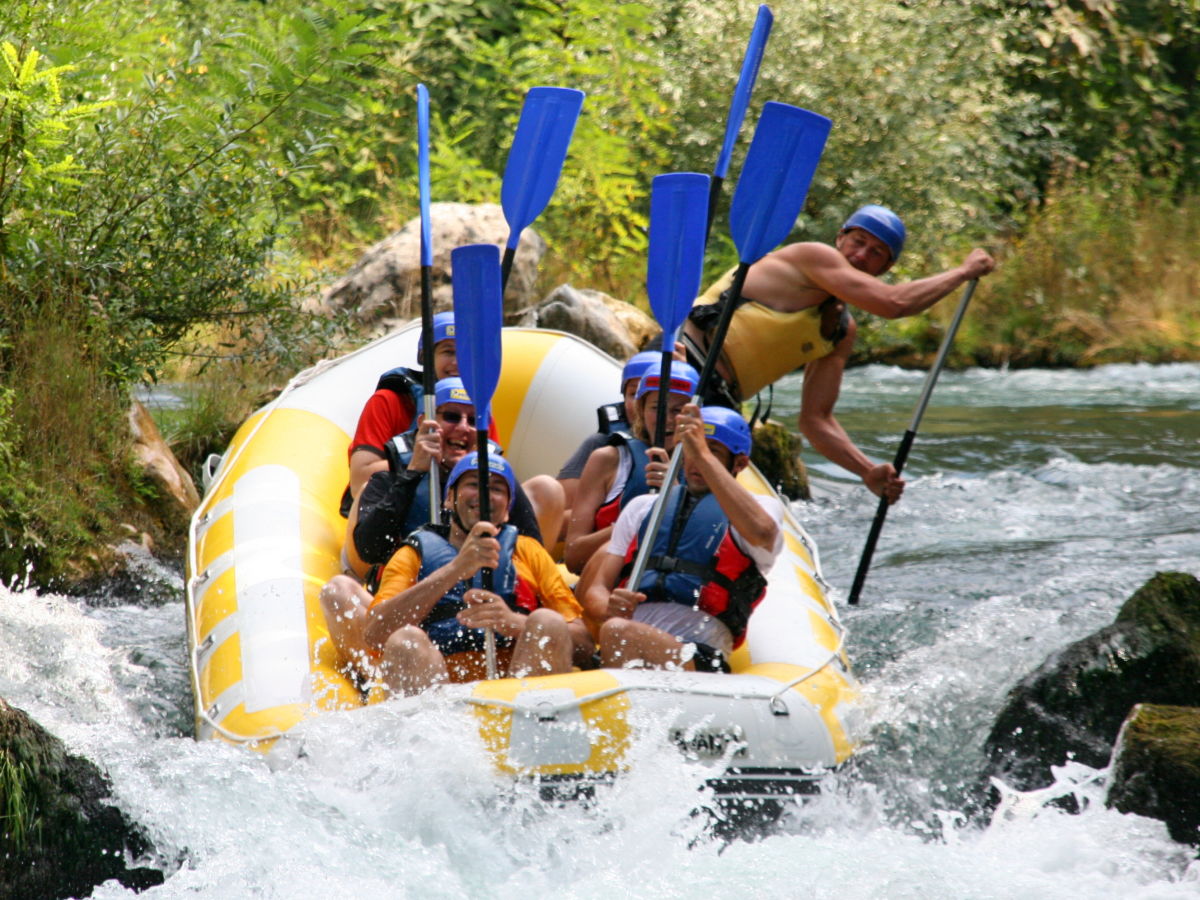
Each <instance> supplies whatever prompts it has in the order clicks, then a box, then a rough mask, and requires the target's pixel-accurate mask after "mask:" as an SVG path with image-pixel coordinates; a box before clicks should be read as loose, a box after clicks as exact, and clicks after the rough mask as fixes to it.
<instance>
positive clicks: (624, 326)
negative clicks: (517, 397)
mask: <svg viewBox="0 0 1200 900" xmlns="http://www.w3.org/2000/svg"><path fill="white" fill-rule="evenodd" d="M513 324H515V325H522V326H525V327H529V328H553V329H555V330H557V331H565V332H567V333H568V334H573V335H575V336H576V337H580V338H583V339H584V340H585V341H587V342H588V343H589V344H592V345H593V346H596V347H599V348H600V349H601V350H603V351H604V352H605V353H607V354H608V355H609V356H611V357H613V358H614V359H619V360H625V359H628V358H629V357H631V356H633V354H635V353H637V352H638V351H639V350H640V349H642V348H643V347H645V346H646V344H647V343H649V341H650V339H651V338H653V337H654V336H655V335H657V334H658V333H659V331H661V329H660V328H659V327H658V325H657V324H656V323H655V321H654V320H653V319H652V318H650V317H649V316H648V315H646V314H645V313H644V312H642V311H641V310H639V309H637V308H636V307H634V306H631V305H630V304H628V303H625V302H624V301H623V300H616V299H614V298H612V297H609V296H608V295H607V294H603V293H601V292H600V291H593V290H589V289H579V288H574V287H572V286H571V285H569V284H563V285H560V286H559V287H557V288H555V289H554V291H553V292H552V293H551V294H550V296H548V297H547V298H546V299H545V300H543V301H542V302H541V303H539V304H538V305H537V306H533V307H530V308H529V309H526V310H522V312H521V315H520V316H519V317H518V318H517V319H516V321H515V322H514V323H513Z"/></svg>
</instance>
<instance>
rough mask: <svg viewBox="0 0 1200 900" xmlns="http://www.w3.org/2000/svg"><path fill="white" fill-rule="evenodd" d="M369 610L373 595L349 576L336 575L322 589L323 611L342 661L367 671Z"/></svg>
mask: <svg viewBox="0 0 1200 900" xmlns="http://www.w3.org/2000/svg"><path fill="white" fill-rule="evenodd" d="M370 608H371V595H370V594H368V593H367V591H366V588H364V587H363V586H362V585H361V584H359V583H358V582H357V581H355V580H354V579H353V578H351V577H349V576H348V575H334V576H333V578H331V579H329V581H328V582H327V583H326V585H325V587H323V588H321V610H322V611H323V612H324V613H325V624H326V625H328V626H329V637H330V638H331V639H332V640H333V646H334V647H336V648H337V651H338V654H339V655H340V656H341V658H342V659H343V660H345V661H346V662H348V663H350V664H352V665H355V666H357V667H359V668H360V669H363V670H364V671H365V667H364V663H366V661H367V659H368V655H367V645H366V641H365V640H364V635H365V634H366V630H367V610H369V609H370Z"/></svg>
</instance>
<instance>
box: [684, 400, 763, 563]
mask: <svg viewBox="0 0 1200 900" xmlns="http://www.w3.org/2000/svg"><path fill="white" fill-rule="evenodd" d="M675 434H676V436H677V437H678V438H679V439H680V440H682V441H683V452H684V465H685V466H686V467H688V468H689V469H692V468H694V469H695V470H696V472H697V473H698V474H700V475H701V476H702V477H703V478H704V483H705V484H706V485H708V489H709V490H710V491H712V494H713V496H714V497H715V498H716V500H717V503H718V504H720V506H721V511H722V512H723V513H725V515H726V516H728V517H729V524H730V525H731V526H732V527H733V528H735V529H737V532H738V534H740V535H741V536H742V539H743V540H744V541H746V542H747V543H748V544H752V545H754V546H755V547H762V548H764V549H773V548H774V547H775V543H776V541H778V540H779V525H778V523H776V521H775V520H774V519H773V518H772V517H771V515H770V514H769V513H768V512H767V511H766V510H765V509H763V508H762V506H761V505H760V504H759V502H758V501H757V500H755V499H754V495H753V494H751V493H750V492H749V491H748V490H746V489H745V488H744V487H742V486H741V485H740V484H738V482H737V478H736V477H735V476H734V473H733V472H731V471H729V469H727V468H726V467H725V464H724V463H723V462H722V461H721V460H719V459H718V458H717V457H716V455H715V454H714V453H713V452H712V450H711V449H709V446H708V441H707V440H706V439H705V436H704V421H703V419H701V417H700V408H699V407H698V406H695V405H693V404H691V403H689V404H688V405H687V406H685V407H684V408H683V409H682V410H681V411H680V413H679V418H678V419H676V420H675ZM739 458H740V459H742V460H744V459H745V457H739ZM689 481H690V473H689Z"/></svg>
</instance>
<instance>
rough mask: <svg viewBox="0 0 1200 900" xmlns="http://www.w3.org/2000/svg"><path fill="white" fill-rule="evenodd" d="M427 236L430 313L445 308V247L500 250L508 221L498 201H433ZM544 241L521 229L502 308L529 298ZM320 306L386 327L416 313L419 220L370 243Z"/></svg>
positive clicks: (449, 300) (449, 292)
mask: <svg viewBox="0 0 1200 900" xmlns="http://www.w3.org/2000/svg"><path fill="white" fill-rule="evenodd" d="M429 216H430V223H431V232H432V240H433V265H432V266H431V276H430V280H431V282H432V287H433V308H434V311H435V312H440V311H442V310H447V309H451V308H452V306H453V302H454V293H453V289H452V288H451V281H450V276H451V271H450V251H451V250H453V249H454V248H455V247H461V246H463V245H465V244H487V243H492V244H497V245H498V246H499V247H500V248H501V252H503V248H504V243H505V242H506V241H507V240H508V231H509V228H508V223H507V222H506V221H505V219H504V211H503V210H502V209H501V208H500V206H499V205H498V204H495V203H483V204H479V205H472V204H469V203H433V204H431V205H430V208H429ZM545 253H546V242H545V241H544V240H543V239H542V237H541V236H540V235H538V233H537V232H536V231H534V230H533V229H532V228H526V229H525V230H524V231H523V232H522V233H521V242H520V244H519V245H518V247H517V254H516V257H515V259H514V261H513V268H512V273H511V274H510V275H509V279H508V286H507V288H506V290H505V294H504V307H505V310H506V311H508V312H511V311H514V310H518V309H523V308H524V307H527V306H529V305H530V304H532V303H533V302H534V289H535V286H536V284H537V274H538V264H539V263H540V261H541V258H542V256H544V255H545ZM316 306H317V307H318V308H321V309H346V310H349V311H351V312H352V313H353V314H354V316H355V317H356V318H357V319H358V320H359V321H360V322H362V323H364V324H369V325H379V326H386V325H389V324H391V323H392V322H395V321H408V320H410V319H415V318H417V317H418V316H420V315H421V220H420V218H416V219H413V220H411V221H410V222H408V223H407V224H406V225H405V226H404V227H403V228H401V229H400V230H399V231H397V232H395V233H394V234H392V235H390V236H388V237H386V238H384V239H383V240H382V241H380V242H379V243H377V244H375V245H374V246H373V247H370V248H369V249H368V250H367V251H366V252H365V253H364V254H363V255H362V258H361V259H359V261H358V262H356V263H355V264H354V266H353V267H352V268H351V269H350V271H349V272H347V273H346V274H345V275H344V276H342V277H341V278H339V279H338V280H337V281H335V282H334V283H333V284H332V285H330V286H329V288H328V289H327V290H326V291H325V292H324V294H322V295H321V298H320V300H319V301H317V304H316Z"/></svg>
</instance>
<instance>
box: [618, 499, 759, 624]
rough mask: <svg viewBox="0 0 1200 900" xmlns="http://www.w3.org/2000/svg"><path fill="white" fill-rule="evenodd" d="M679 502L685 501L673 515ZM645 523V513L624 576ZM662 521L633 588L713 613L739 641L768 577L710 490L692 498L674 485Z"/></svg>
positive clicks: (643, 535) (653, 597)
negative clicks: (732, 530) (739, 539)
mask: <svg viewBox="0 0 1200 900" xmlns="http://www.w3.org/2000/svg"><path fill="white" fill-rule="evenodd" d="M680 503H685V504H686V506H685V508H684V510H683V515H681V516H677V514H676V513H677V510H678V507H679V504H680ZM689 507H690V508H689ZM649 523H650V516H649V515H647V516H646V518H645V519H644V520H643V521H642V525H641V528H639V529H638V534H637V537H636V539H635V540H634V541H633V542H632V543H631V545H630V547H629V552H628V553H627V554H626V557H625V571H624V572H623V573H622V578H626V577H628V574H629V569H631V568H632V564H633V560H634V558H635V557H636V556H637V548H638V545H639V544H640V543H641V542H642V541H644V540H645V538H646V528H647V526H648V525H649ZM663 524H664V525H665V526H667V527H660V528H659V530H658V533H657V534H656V535H655V537H654V544H653V545H652V548H651V551H650V558H649V560H648V561H647V564H646V571H645V573H644V574H643V575H642V580H641V582H640V583H639V584H638V586H637V590H638V591H639V592H641V593H643V594H645V595H646V598H647V600H648V601H651V602H659V603H663V602H666V603H681V604H683V605H685V606H691V607H694V608H695V609H699V610H700V611H702V612H706V613H708V614H709V615H710V616H715V617H716V618H717V619H719V620H720V621H721V622H723V623H724V624H725V626H726V627H727V628H728V629H729V631H730V633H731V634H732V635H733V643H734V646H735V647H736V646H738V645H739V644H741V642H742V640H743V639H744V638H745V635H746V624H747V622H749V620H750V613H751V612H753V611H754V607H756V606H757V605H758V604H759V602H760V601H761V600H762V598H763V594H764V593H766V588H767V579H766V578H765V577H764V576H763V574H762V573H761V572H759V570H758V566H756V565H755V564H754V560H753V559H751V558H750V557H749V556H748V555H747V554H745V553H743V552H742V550H741V549H740V548H739V547H738V545H737V543H736V542H735V541H734V540H733V535H732V534H730V533H729V518H728V517H727V516H726V515H725V513H724V512H723V511H722V510H721V505H720V504H719V503H718V502H717V498H716V497H714V496H713V495H712V494H705V495H704V496H702V497H700V498H699V499H696V498H695V497H693V496H691V495H689V494H688V492H687V491H686V490H685V489H683V488H677V489H675V490H673V491H672V492H671V496H670V497H669V498H668V499H667V505H666V508H665V510H664V511H663Z"/></svg>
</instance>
